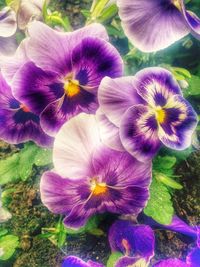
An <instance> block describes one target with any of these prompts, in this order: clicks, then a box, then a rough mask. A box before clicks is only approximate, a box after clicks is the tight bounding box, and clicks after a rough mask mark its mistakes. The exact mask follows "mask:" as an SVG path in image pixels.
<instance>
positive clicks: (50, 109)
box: [3, 22, 123, 136]
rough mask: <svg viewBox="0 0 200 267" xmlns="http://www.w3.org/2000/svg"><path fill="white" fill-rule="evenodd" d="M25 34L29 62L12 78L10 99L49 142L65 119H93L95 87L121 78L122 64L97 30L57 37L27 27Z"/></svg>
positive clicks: (44, 27)
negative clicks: (38, 123)
mask: <svg viewBox="0 0 200 267" xmlns="http://www.w3.org/2000/svg"><path fill="white" fill-rule="evenodd" d="M28 33H29V36H30V37H29V39H28V49H27V50H26V53H27V58H28V59H29V61H28V62H26V63H25V64H22V67H21V68H20V69H19V70H18V71H17V73H16V75H15V76H14V80H13V93H14V96H15V97H16V98H17V99H18V100H19V101H21V102H23V103H24V104H25V105H26V106H28V107H29V108H30V110H31V111H32V112H34V113H36V114H37V115H40V118H41V126H42V128H43V129H44V131H45V132H47V133H48V134H49V135H52V136H54V135H55V133H56V132H57V131H58V130H59V128H60V127H61V126H62V125H63V123H64V122H66V121H68V120H69V119H70V118H71V117H73V116H75V115H77V114H79V113H81V112H85V113H95V111H96V110H97V107H98V101H97V97H96V95H97V89H98V87H99V84H100V82H101V80H102V79H103V78H104V77H105V76H109V77H112V78H114V77H118V76H121V75H122V68H123V67H122V59H121V57H120V55H119V53H118V52H117V50H116V49H115V48H114V47H113V46H112V45H111V44H110V43H109V42H108V36H107V33H106V31H105V28H104V27H103V26H101V25H100V24H93V25H90V26H86V27H84V28H82V29H80V30H77V31H75V32H72V33H60V32H57V31H55V30H53V29H51V28H50V27H48V26H47V25H45V24H43V23H41V22H33V23H31V24H30V27H29V28H28ZM13 61H14V60H13ZM14 65H15V63H14ZM3 70H5V67H3ZM7 71H8V72H9V70H8V68H7ZM10 72H12V70H10ZM7 76H8V73H7Z"/></svg>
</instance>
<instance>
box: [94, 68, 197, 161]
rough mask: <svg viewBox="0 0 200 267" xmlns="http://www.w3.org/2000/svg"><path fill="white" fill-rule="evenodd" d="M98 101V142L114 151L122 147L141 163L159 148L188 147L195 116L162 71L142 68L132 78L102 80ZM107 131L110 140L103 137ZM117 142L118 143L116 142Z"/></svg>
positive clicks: (169, 78)
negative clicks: (99, 140) (100, 132)
mask: <svg viewBox="0 0 200 267" xmlns="http://www.w3.org/2000/svg"><path fill="white" fill-rule="evenodd" d="M98 100H99V104H100V112H101V113H103V115H105V116H103V115H102V114H101V113H100V115H98V116H97V119H98V120H99V124H100V126H101V125H102V124H104V131H102V140H103V141H104V143H105V144H106V145H108V146H110V147H112V148H114V149H117V150H119V151H121V150H122V145H123V147H124V148H125V150H127V151H128V152H129V153H130V154H131V155H133V156H134V157H136V158H137V159H138V160H141V161H145V160H148V159H151V158H153V156H155V154H156V153H157V151H158V150H159V148H160V147H161V145H162V144H163V145H165V146H167V147H169V148H171V149H175V150H184V149H186V148H187V147H189V146H190V145H191V139H192V134H193V132H194V130H195V128H196V125H197V115H196V113H195V111H194V110H193V108H192V106H191V105H190V104H189V103H188V102H187V101H186V100H185V99H184V98H183V95H182V92H181V89H180V87H179V85H178V83H177V82H176V80H175V79H174V78H173V76H172V74H171V73H170V72H169V71H167V70H165V69H163V68H146V69H143V70H141V71H139V72H138V73H137V74H136V75H135V76H133V77H122V78H117V79H111V78H108V77H106V78H104V79H103V80H102V82H101V84H100V87H99V92H98ZM106 119H108V120H109V121H110V123H109V122H106ZM111 128H113V130H112V132H113V136H114V138H113V139H111V138H107V136H106V134H107V131H109V133H110V134H111V130H110V129H111ZM106 129H107V131H106ZM117 129H118V135H119V136H118V137H117ZM119 138H120V140H121V143H120V142H118V141H116V140H118V139H119ZM111 142H112V143H111Z"/></svg>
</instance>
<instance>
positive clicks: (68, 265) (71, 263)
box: [62, 256, 104, 267]
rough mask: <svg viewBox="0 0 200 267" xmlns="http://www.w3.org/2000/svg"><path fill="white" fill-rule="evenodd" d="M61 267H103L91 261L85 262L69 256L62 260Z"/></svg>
mask: <svg viewBox="0 0 200 267" xmlns="http://www.w3.org/2000/svg"><path fill="white" fill-rule="evenodd" d="M62 267H104V265H103V264H100V263H97V262H94V261H91V260H89V261H88V262H85V261H83V260H81V259H80V258H78V257H75V256H69V257H67V258H65V259H64V260H63V262H62Z"/></svg>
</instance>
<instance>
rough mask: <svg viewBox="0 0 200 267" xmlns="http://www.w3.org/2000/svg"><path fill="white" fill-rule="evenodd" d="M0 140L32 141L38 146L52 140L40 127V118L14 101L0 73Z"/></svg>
mask: <svg viewBox="0 0 200 267" xmlns="http://www.w3.org/2000/svg"><path fill="white" fill-rule="evenodd" d="M0 139H3V140H4V141H6V142H8V143H10V144H19V143H22V142H26V141H29V140H31V141H34V142H35V143H36V144H38V145H40V146H49V145H51V144H52V141H53V139H52V138H51V137H50V136H48V135H47V134H45V133H44V132H43V130H42V128H41V126H40V118H39V117H38V116H37V115H36V114H34V113H32V112H30V110H29V108H28V107H27V106H26V105H24V103H20V102H19V101H18V100H16V99H15V98H14V97H13V95H12V93H11V88H10V86H9V85H8V84H7V83H6V81H5V79H4V78H3V76H2V74H1V73H0Z"/></svg>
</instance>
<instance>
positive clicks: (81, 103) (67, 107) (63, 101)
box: [40, 86, 98, 136]
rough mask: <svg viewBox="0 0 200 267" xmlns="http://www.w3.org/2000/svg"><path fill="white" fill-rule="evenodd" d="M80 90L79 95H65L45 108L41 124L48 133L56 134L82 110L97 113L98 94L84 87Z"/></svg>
mask: <svg viewBox="0 0 200 267" xmlns="http://www.w3.org/2000/svg"><path fill="white" fill-rule="evenodd" d="M56 87H57V86H56ZM79 90H80V92H79V93H78V95H77V96H74V97H68V96H67V95H63V96H62V97H61V98H59V99H58V100H56V101H54V102H52V103H51V104H49V105H48V106H47V107H46V108H45V109H44V110H43V112H42V113H41V116H40V118H41V126H42V128H43V130H44V131H45V132H46V133H47V134H49V135H51V136H55V135H56V133H57V132H58V131H59V129H60V128H61V126H62V125H63V124H64V123H65V122H67V121H68V120H69V119H71V118H72V117H74V116H76V115H78V114H79V113H81V112H85V113H89V114H91V113H95V111H96V110H97V108H98V103H97V99H96V96H95V95H94V94H91V93H89V92H87V91H86V90H84V89H81V88H80V89H79Z"/></svg>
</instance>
